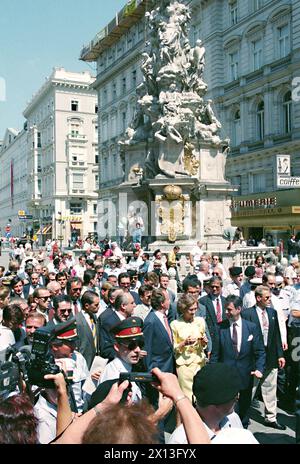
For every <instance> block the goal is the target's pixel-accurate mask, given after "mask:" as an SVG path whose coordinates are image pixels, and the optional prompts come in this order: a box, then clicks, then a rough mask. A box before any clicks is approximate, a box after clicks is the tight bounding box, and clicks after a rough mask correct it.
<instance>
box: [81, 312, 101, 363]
mask: <svg viewBox="0 0 300 464" xmlns="http://www.w3.org/2000/svg"><path fill="white" fill-rule="evenodd" d="M94 322H95V325H96V337H97V348H96V347H95V343H94V338H93V334H92V330H91V327H90V325H89V324H88V322H87V320H86V318H85V317H84V314H83V312H82V311H81V312H80V313H78V314H77V315H76V324H77V325H76V327H77V335H78V339H79V344H78V351H79V352H80V353H81V354H82V356H83V357H84V358H85V360H86V363H87V365H88V368H89V369H90V368H91V365H92V363H93V360H94V357H95V356H96V354H97V353H98V346H99V333H98V332H99V330H98V324H97V323H96V318H94Z"/></svg>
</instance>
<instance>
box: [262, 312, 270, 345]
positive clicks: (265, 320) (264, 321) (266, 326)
mask: <svg viewBox="0 0 300 464" xmlns="http://www.w3.org/2000/svg"><path fill="white" fill-rule="evenodd" d="M261 318H262V324H263V337H264V345H265V346H267V344H268V333H269V321H268V317H267V315H266V310H265V309H263V310H262V313H261Z"/></svg>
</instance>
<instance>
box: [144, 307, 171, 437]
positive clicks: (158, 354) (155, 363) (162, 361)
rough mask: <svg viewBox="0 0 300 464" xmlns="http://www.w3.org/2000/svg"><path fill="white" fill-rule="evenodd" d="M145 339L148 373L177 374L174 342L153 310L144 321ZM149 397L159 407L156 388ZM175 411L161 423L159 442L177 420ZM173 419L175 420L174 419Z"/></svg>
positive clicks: (148, 394) (145, 363)
mask: <svg viewBox="0 0 300 464" xmlns="http://www.w3.org/2000/svg"><path fill="white" fill-rule="evenodd" d="M143 333H144V338H145V348H144V349H145V350H146V351H147V356H146V357H145V358H144V365H145V368H146V371H147V372H150V371H151V369H153V368H154V367H158V368H159V369H160V370H161V371H163V372H171V373H172V374H174V373H175V369H176V368H175V357H174V350H173V341H171V340H170V337H169V335H168V332H167V330H166V329H165V328H164V327H163V324H162V322H161V321H160V320H159V319H158V317H157V316H156V314H155V311H154V310H153V309H151V311H150V313H149V314H148V316H147V317H146V318H145V321H144V329H143ZM147 396H148V399H149V401H150V403H151V404H152V406H154V408H155V409H157V407H158V392H157V390H155V389H154V388H152V389H150V390H148V391H147ZM174 411H175V409H173V410H172V411H171V412H170V413H169V415H168V416H167V417H165V418H164V419H163V420H162V421H160V422H159V425H158V429H159V437H160V438H159V440H161V442H162V443H164V441H163V431H164V430H166V429H167V427H168V425H167V423H168V421H169V420H170V421H172V420H175V419H174V417H173V416H174V414H175V412H174ZM172 417H173V419H172Z"/></svg>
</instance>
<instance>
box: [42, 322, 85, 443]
mask: <svg viewBox="0 0 300 464" xmlns="http://www.w3.org/2000/svg"><path fill="white" fill-rule="evenodd" d="M76 341H77V332H76V324H75V321H74V319H72V320H70V321H67V322H66V323H63V324H59V325H57V326H56V327H55V329H54V338H53V339H52V340H50V350H51V352H52V354H53V355H54V358H55V364H56V365H58V366H59V367H60V368H61V370H62V371H63V372H65V375H66V378H67V379H68V381H69V383H70V386H71V388H70V390H69V398H70V399H71V398H72V397H73V398H72V399H73V403H74V400H75V404H73V405H72V409H73V410H75V412H82V410H83V406H84V395H83V392H82V385H83V383H84V381H85V380H86V378H87V377H88V375H89V372H88V368H87V365H86V362H85V360H84V358H83V356H82V355H81V354H80V353H78V352H76V351H75V347H76ZM34 409H35V413H36V415H37V417H38V418H39V420H40V424H39V440H40V443H49V442H50V441H51V440H53V439H54V438H55V436H56V433H55V427H56V417H57V391H56V389H55V388H45V390H43V391H42V393H41V395H40V397H39V399H38V401H37V403H36V405H35V407H34Z"/></svg>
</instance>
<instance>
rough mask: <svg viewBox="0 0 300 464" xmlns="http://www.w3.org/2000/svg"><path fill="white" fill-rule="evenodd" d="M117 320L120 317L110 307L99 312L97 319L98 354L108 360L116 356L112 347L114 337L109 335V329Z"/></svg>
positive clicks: (118, 320)
mask: <svg viewBox="0 0 300 464" xmlns="http://www.w3.org/2000/svg"><path fill="white" fill-rule="evenodd" d="M118 322H120V318H119V316H118V315H117V314H116V312H115V311H114V310H113V309H112V308H107V309H106V310H105V311H104V312H103V313H102V314H100V316H99V318H98V321H97V325H98V333H99V350H100V355H101V356H102V357H103V358H105V359H109V360H110V361H112V360H113V359H115V357H116V352H115V349H114V343H115V339H114V337H113V336H112V335H111V333H110V329H111V328H112V327H113V326H114V325H116V324H117V323H118Z"/></svg>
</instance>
